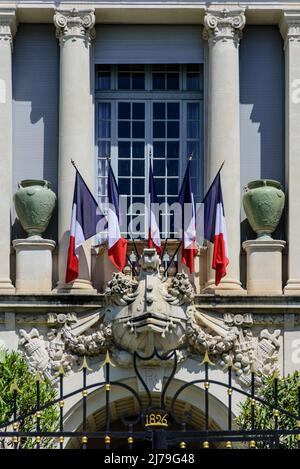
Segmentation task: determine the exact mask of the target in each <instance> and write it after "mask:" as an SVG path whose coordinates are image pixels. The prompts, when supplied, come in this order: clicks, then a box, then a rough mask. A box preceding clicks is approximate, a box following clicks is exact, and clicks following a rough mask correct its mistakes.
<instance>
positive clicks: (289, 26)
mask: <svg viewBox="0 0 300 469" xmlns="http://www.w3.org/2000/svg"><path fill="white" fill-rule="evenodd" d="M279 30H280V33H281V35H282V37H283V40H284V44H285V47H286V45H287V44H288V42H289V41H297V42H300V9H299V10H290V11H284V12H283V14H282V17H281V20H280V23H279Z"/></svg>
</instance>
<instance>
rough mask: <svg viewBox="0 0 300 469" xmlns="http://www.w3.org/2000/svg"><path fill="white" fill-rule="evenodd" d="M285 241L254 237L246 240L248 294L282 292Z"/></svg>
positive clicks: (274, 293)
mask: <svg viewBox="0 0 300 469" xmlns="http://www.w3.org/2000/svg"><path fill="white" fill-rule="evenodd" d="M285 244H286V243H285V241H279V240H275V239H254V240H250V241H245V242H244V243H243V248H244V250H245V251H246V253H247V293H248V295H281V294H282V250H283V248H284V247H285Z"/></svg>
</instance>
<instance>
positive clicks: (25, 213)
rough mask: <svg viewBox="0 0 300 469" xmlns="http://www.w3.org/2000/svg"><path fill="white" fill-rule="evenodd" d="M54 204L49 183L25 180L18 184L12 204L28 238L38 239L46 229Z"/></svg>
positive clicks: (54, 199) (54, 197)
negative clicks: (36, 237)
mask: <svg viewBox="0 0 300 469" xmlns="http://www.w3.org/2000/svg"><path fill="white" fill-rule="evenodd" d="M55 202H56V195H55V194H54V192H53V191H52V190H51V183H50V182H49V181H46V180H43V179H42V180H39V179H25V180H24V181H21V182H19V183H18V190H17V192H16V193H15V194H14V203H15V207H16V212H17V215H18V217H19V220H20V222H21V225H22V227H23V228H24V230H25V231H27V233H28V236H29V237H32V236H39V237H40V236H41V234H42V233H44V231H45V230H46V229H47V226H48V224H49V221H50V219H51V216H52V213H53V210H54V207H55Z"/></svg>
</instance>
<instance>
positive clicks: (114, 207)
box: [108, 165, 127, 272]
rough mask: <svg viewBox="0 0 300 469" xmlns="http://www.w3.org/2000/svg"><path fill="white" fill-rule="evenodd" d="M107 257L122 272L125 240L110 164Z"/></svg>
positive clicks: (117, 191) (115, 183) (117, 192)
mask: <svg viewBox="0 0 300 469" xmlns="http://www.w3.org/2000/svg"><path fill="white" fill-rule="evenodd" d="M108 202H109V208H108V257H109V258H110V260H111V261H112V262H113V263H114V264H115V266H116V267H117V268H118V269H119V270H120V271H121V272H122V270H123V268H124V267H125V265H126V252H127V240H126V239H125V238H122V237H121V231H120V224H119V218H120V212H119V189H118V185H117V181H116V179H115V176H114V173H113V170H112V167H111V165H109V168H108Z"/></svg>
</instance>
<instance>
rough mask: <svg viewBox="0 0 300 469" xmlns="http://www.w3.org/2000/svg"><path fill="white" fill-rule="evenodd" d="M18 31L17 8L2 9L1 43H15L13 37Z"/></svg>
mask: <svg viewBox="0 0 300 469" xmlns="http://www.w3.org/2000/svg"><path fill="white" fill-rule="evenodd" d="M16 31H17V19H16V10H15V9H14V8H7V9H6V8H5V9H0V45H1V44H10V46H11V47H12V45H13V38H14V36H15V34H16Z"/></svg>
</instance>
